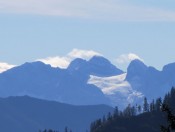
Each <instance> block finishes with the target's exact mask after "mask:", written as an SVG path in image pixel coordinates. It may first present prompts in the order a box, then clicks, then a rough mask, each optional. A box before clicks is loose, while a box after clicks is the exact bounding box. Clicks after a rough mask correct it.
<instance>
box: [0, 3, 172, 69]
mask: <svg viewBox="0 0 175 132" xmlns="http://www.w3.org/2000/svg"><path fill="white" fill-rule="evenodd" d="M173 5H175V1H173V0H167V1H163V0H160V1H153V0H143V1H138V0H133V1H129V0H126V1H122V0H115V1H114V0H108V1H107V0H95V1H92V0H84V1H83V0H81V1H80V0H75V1H71V0H64V1H63V0H38V1H36V0H26V1H24V0H0V46H1V48H0V54H1V56H0V62H6V63H8V64H13V65H20V64H22V63H24V62H26V61H35V60H38V59H45V58H47V57H53V58H54V57H55V56H57V57H60V58H61V59H62V60H61V61H63V59H65V58H66V59H68V58H67V56H68V54H69V53H71V51H72V50H73V49H80V51H79V52H81V53H82V51H81V50H83V52H84V54H86V52H87V51H88V50H93V51H96V52H98V53H100V54H102V55H103V56H105V57H106V58H108V59H110V60H111V61H112V62H113V63H114V64H116V65H117V66H118V67H119V68H121V69H124V70H125V69H126V66H127V65H128V63H129V61H127V60H126V59H125V61H126V62H125V63H124V62H123V63H122V64H121V63H119V62H117V61H116V60H117V58H119V57H120V59H122V58H121V55H122V54H124V55H125V56H127V55H128V54H129V53H133V54H135V55H137V56H138V57H140V58H141V59H142V60H144V62H145V63H146V64H147V65H152V66H155V67H156V68H158V69H161V68H162V66H163V65H165V64H167V63H170V62H175V54H174V49H175V44H174V43H175V37H174V35H175V8H174V6H173ZM76 51H77V52H78V50H76ZM91 53H92V52H91ZM71 55H72V54H71ZM81 55H82V54H81ZM124 55H123V56H124ZM87 58H88V57H87ZM69 59H70V58H69ZM0 67H1V66H0Z"/></svg>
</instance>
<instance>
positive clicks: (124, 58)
mask: <svg viewBox="0 0 175 132" xmlns="http://www.w3.org/2000/svg"><path fill="white" fill-rule="evenodd" d="M135 59H138V60H141V61H142V62H144V60H143V59H142V58H141V57H139V56H138V55H136V54H134V53H129V54H122V55H120V56H119V57H118V58H117V59H116V62H117V63H118V64H129V63H130V62H131V61H132V60H135Z"/></svg>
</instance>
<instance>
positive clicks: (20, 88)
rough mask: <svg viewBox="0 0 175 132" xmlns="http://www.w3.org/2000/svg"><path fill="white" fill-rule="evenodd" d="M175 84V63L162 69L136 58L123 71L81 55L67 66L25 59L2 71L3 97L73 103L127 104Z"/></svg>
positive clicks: (0, 88) (98, 58) (159, 93)
mask: <svg viewBox="0 0 175 132" xmlns="http://www.w3.org/2000/svg"><path fill="white" fill-rule="evenodd" d="M174 85H175V63H172V64H168V65H166V66H164V68H163V70H162V71H158V70H156V69H155V68H154V67H149V66H146V65H145V64H144V63H143V62H142V61H140V60H134V61H132V62H131V63H130V65H129V66H128V69H127V72H126V73H125V72H123V71H122V70H120V69H118V68H117V67H116V66H114V65H113V64H112V63H111V62H110V61H109V60H107V59H106V58H104V57H101V56H94V57H92V58H91V59H90V60H89V61H86V60H83V59H80V58H77V59H75V60H73V61H72V62H71V64H70V65H69V66H68V68H67V69H60V68H53V67H51V66H50V65H46V64H44V63H42V62H32V63H25V64H23V65H21V66H18V67H14V68H12V69H10V70H8V71H6V72H3V73H1V74H0V97H8V96H23V95H29V96H31V97H35V98H40V99H46V100H55V101H59V102H63V103H68V104H73V105H95V104H108V105H112V106H115V105H118V106H119V107H120V108H124V107H125V106H126V105H127V104H128V103H131V104H132V103H140V102H142V99H143V97H144V96H146V97H148V99H149V100H152V99H153V98H157V97H159V96H163V95H164V94H165V93H166V92H167V91H169V90H170V88H171V87H172V86H174Z"/></svg>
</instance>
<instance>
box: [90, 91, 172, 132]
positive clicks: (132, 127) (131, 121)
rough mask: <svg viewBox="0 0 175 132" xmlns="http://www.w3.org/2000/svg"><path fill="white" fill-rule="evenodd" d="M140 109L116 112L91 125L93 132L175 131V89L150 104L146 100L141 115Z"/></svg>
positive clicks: (129, 108) (128, 108)
mask: <svg viewBox="0 0 175 132" xmlns="http://www.w3.org/2000/svg"><path fill="white" fill-rule="evenodd" d="M139 109H140V108H139V107H137V108H136V107H131V106H128V107H127V108H126V109H125V110H124V111H122V112H119V111H118V110H116V111H115V112H114V114H113V115H107V116H106V117H103V118H102V119H98V120H96V121H95V122H93V123H92V124H91V132H160V131H163V132H173V131H175V125H174V124H175V116H174V114H175V88H172V89H171V91H170V92H169V93H168V94H166V95H165V98H164V99H163V101H162V100H161V98H159V99H157V100H156V101H154V100H153V101H152V102H151V103H150V104H149V103H148V102H147V100H146V98H145V99H144V104H143V107H142V108H141V109H142V112H143V113H141V114H138V113H139V111H138V110H139Z"/></svg>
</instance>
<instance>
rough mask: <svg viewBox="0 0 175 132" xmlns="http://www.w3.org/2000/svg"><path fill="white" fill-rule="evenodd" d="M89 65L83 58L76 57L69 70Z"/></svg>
mask: <svg viewBox="0 0 175 132" xmlns="http://www.w3.org/2000/svg"><path fill="white" fill-rule="evenodd" d="M86 65H87V61H86V60H84V59H81V58H76V59H75V60H73V61H72V62H71V63H70V64H69V66H68V68H67V69H68V70H69V71H74V70H75V71H77V70H79V69H80V68H82V67H85V66H86Z"/></svg>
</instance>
